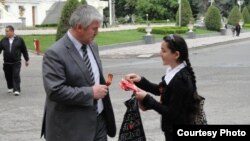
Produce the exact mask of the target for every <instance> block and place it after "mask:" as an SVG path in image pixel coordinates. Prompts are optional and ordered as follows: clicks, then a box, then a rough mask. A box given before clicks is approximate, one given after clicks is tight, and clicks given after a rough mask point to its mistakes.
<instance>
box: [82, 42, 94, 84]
mask: <svg viewBox="0 0 250 141" xmlns="http://www.w3.org/2000/svg"><path fill="white" fill-rule="evenodd" d="M82 51H83V61H84V63H85V64H86V66H87V69H88V71H89V75H90V78H91V85H94V84H95V77H94V73H93V71H92V66H91V62H90V60H89V56H88V52H87V46H86V45H83V46H82Z"/></svg>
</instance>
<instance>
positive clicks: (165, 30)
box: [137, 27, 188, 35]
mask: <svg viewBox="0 0 250 141" xmlns="http://www.w3.org/2000/svg"><path fill="white" fill-rule="evenodd" d="M137 31H138V32H143V33H146V31H145V28H142V27H141V28H137ZM186 32H188V28H187V27H181V28H180V27H154V28H152V32H151V33H152V34H161V35H166V34H183V33H186Z"/></svg>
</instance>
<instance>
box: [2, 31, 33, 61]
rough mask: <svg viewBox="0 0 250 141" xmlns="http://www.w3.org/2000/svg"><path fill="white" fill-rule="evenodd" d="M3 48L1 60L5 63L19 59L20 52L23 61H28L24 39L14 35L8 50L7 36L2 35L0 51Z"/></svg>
mask: <svg viewBox="0 0 250 141" xmlns="http://www.w3.org/2000/svg"><path fill="white" fill-rule="evenodd" d="M2 50H3V60H4V62H5V63H16V62H20V61H21V54H23V57H24V59H25V61H29V55H28V51H27V48H26V45H25V43H24V40H23V39H22V38H21V37H19V36H15V37H14V41H13V43H12V47H11V51H10V43H9V38H7V37H4V38H3V39H2V40H1V42H0V53H1V52H2Z"/></svg>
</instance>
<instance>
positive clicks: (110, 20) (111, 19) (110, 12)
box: [109, 0, 113, 25]
mask: <svg viewBox="0 0 250 141" xmlns="http://www.w3.org/2000/svg"><path fill="white" fill-rule="evenodd" d="M112 22H113V18H112V0H109V24H110V25H112V24H113V23H112Z"/></svg>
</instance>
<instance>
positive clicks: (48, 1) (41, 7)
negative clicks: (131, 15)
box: [1, 0, 108, 26]
mask: <svg viewBox="0 0 250 141" xmlns="http://www.w3.org/2000/svg"><path fill="white" fill-rule="evenodd" d="M62 1H66V0H5V10H6V11H7V12H8V13H9V14H11V15H13V16H14V17H16V18H17V19H18V18H20V17H23V18H25V25H26V26H35V25H40V24H42V23H43V21H44V19H45V18H46V16H47V11H48V10H49V9H50V7H51V6H52V5H53V4H54V3H55V2H62ZM86 1H87V3H88V4H89V5H93V6H94V7H96V8H97V9H98V11H99V12H100V13H101V14H102V13H103V9H104V8H106V7H108V2H107V1H100V0H86ZM1 14H3V12H1ZM1 17H4V16H1Z"/></svg>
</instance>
